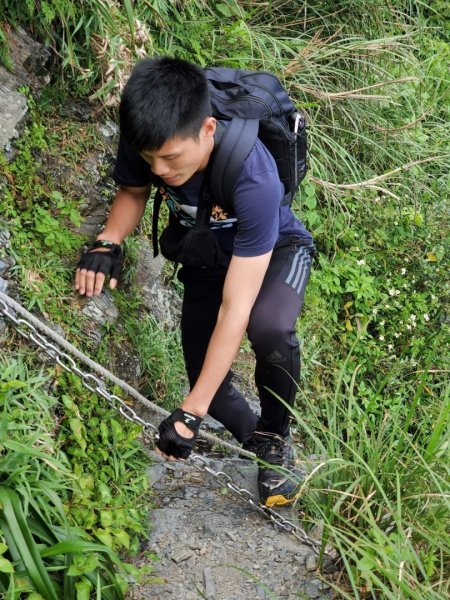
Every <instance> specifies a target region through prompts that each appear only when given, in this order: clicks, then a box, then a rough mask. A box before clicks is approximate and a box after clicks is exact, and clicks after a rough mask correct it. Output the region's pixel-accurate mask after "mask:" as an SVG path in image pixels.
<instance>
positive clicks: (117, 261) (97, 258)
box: [77, 240, 123, 279]
mask: <svg viewBox="0 0 450 600" xmlns="http://www.w3.org/2000/svg"><path fill="white" fill-rule="evenodd" d="M97 248H107V249H108V252H105V251H100V250H97ZM122 267H123V255H122V250H121V248H120V246H119V244H114V243H113V242H108V241H106V240H97V241H96V242H94V243H93V244H92V247H91V248H89V250H88V251H87V252H86V253H85V254H83V256H82V257H81V259H80V261H79V262H78V264H77V269H86V270H87V271H94V273H104V274H105V275H109V276H110V277H111V279H119V277H120V274H121V272H122Z"/></svg>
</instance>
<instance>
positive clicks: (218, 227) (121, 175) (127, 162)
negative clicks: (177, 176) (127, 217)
mask: <svg viewBox="0 0 450 600" xmlns="http://www.w3.org/2000/svg"><path fill="white" fill-rule="evenodd" d="M204 176H205V172H204V171H202V172H199V173H196V174H195V175H193V176H192V177H191V178H190V179H189V181H187V182H186V183H184V184H183V185H181V186H173V187H170V186H167V185H166V184H162V183H161V181H160V179H159V178H157V177H155V176H154V175H153V173H152V172H151V168H150V165H149V164H148V163H147V162H146V161H145V160H144V159H143V158H142V157H141V156H140V154H138V153H137V152H135V151H133V150H132V149H131V147H130V146H129V144H127V142H126V141H125V140H124V139H123V138H121V140H120V142H119V148H118V152H117V160H116V166H115V169H114V173H113V178H114V180H115V181H116V182H117V183H118V184H119V185H124V186H130V187H141V186H146V185H148V184H153V185H158V186H159V187H160V189H161V190H162V193H163V199H164V200H165V201H166V203H167V205H168V207H169V210H170V211H171V212H172V214H173V215H174V216H175V217H176V219H177V220H178V221H179V222H180V224H182V225H184V226H186V227H193V226H194V223H195V216H196V212H197V206H198V199H199V194H200V190H201V188H202V184H203V179H204ZM283 194H284V188H283V184H282V183H281V181H280V178H279V176H278V170H277V167H276V164H275V161H274V159H273V157H272V155H271V154H270V152H269V151H268V150H267V148H266V147H265V146H264V145H263V144H262V142H261V141H260V140H258V139H257V140H256V143H255V145H254V147H253V149H252V151H251V152H250V154H249V156H248V157H247V159H246V160H245V162H244V164H243V166H242V171H241V173H240V175H239V177H238V178H237V180H236V184H235V186H234V188H233V202H232V209H231V210H230V209H228V210H224V209H223V208H222V207H221V206H219V205H218V204H213V209H212V214H211V219H210V227H211V228H212V229H213V231H214V233H215V234H216V235H217V237H218V239H219V241H220V244H221V247H222V249H223V251H224V252H225V254H228V255H231V254H234V255H235V256H243V257H250V256H260V255H262V254H265V253H267V252H270V251H271V250H272V249H273V247H274V246H275V244H276V242H277V241H278V239H279V238H280V237H281V236H285V235H296V236H298V237H299V238H300V239H301V240H302V241H303V243H305V244H308V243H312V241H313V240H312V236H311V234H310V233H309V232H308V231H307V230H306V229H305V227H304V225H303V223H301V222H300V221H299V220H298V219H297V218H296V217H295V216H294V214H293V213H292V211H291V209H290V208H289V207H288V206H280V201H281V199H282V197H283Z"/></svg>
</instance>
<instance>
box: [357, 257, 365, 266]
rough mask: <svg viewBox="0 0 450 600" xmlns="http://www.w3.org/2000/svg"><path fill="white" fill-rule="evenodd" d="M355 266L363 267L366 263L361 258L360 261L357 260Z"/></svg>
mask: <svg viewBox="0 0 450 600" xmlns="http://www.w3.org/2000/svg"><path fill="white" fill-rule="evenodd" d="M356 264H357V265H359V266H361V265H365V264H366V261H365V260H364V259H363V258H361V260H357V261H356Z"/></svg>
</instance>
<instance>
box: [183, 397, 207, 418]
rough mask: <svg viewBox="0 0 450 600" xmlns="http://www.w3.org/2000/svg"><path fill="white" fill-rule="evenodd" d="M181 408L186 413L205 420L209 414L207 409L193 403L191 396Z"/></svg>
mask: <svg viewBox="0 0 450 600" xmlns="http://www.w3.org/2000/svg"><path fill="white" fill-rule="evenodd" d="M180 408H181V410H185V411H186V412H188V413H191V414H192V415H195V416H196V417H200V418H201V419H204V418H205V417H206V413H207V412H208V409H207V408H202V407H199V406H198V404H197V403H195V402H192V400H190V398H189V396H187V397H186V398H185V399H184V401H183V403H182V404H181V406H180Z"/></svg>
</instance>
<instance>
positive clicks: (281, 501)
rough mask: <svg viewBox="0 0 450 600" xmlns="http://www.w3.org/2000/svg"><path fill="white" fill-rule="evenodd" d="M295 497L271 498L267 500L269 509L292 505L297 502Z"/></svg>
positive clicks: (279, 495) (277, 496) (280, 496)
mask: <svg viewBox="0 0 450 600" xmlns="http://www.w3.org/2000/svg"><path fill="white" fill-rule="evenodd" d="M295 499H296V498H295V497H293V498H286V496H282V495H281V494H278V495H276V496H269V497H268V498H267V499H266V506H267V508H272V507H273V506H286V505H287V504H292V503H293V502H294V501H295Z"/></svg>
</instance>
